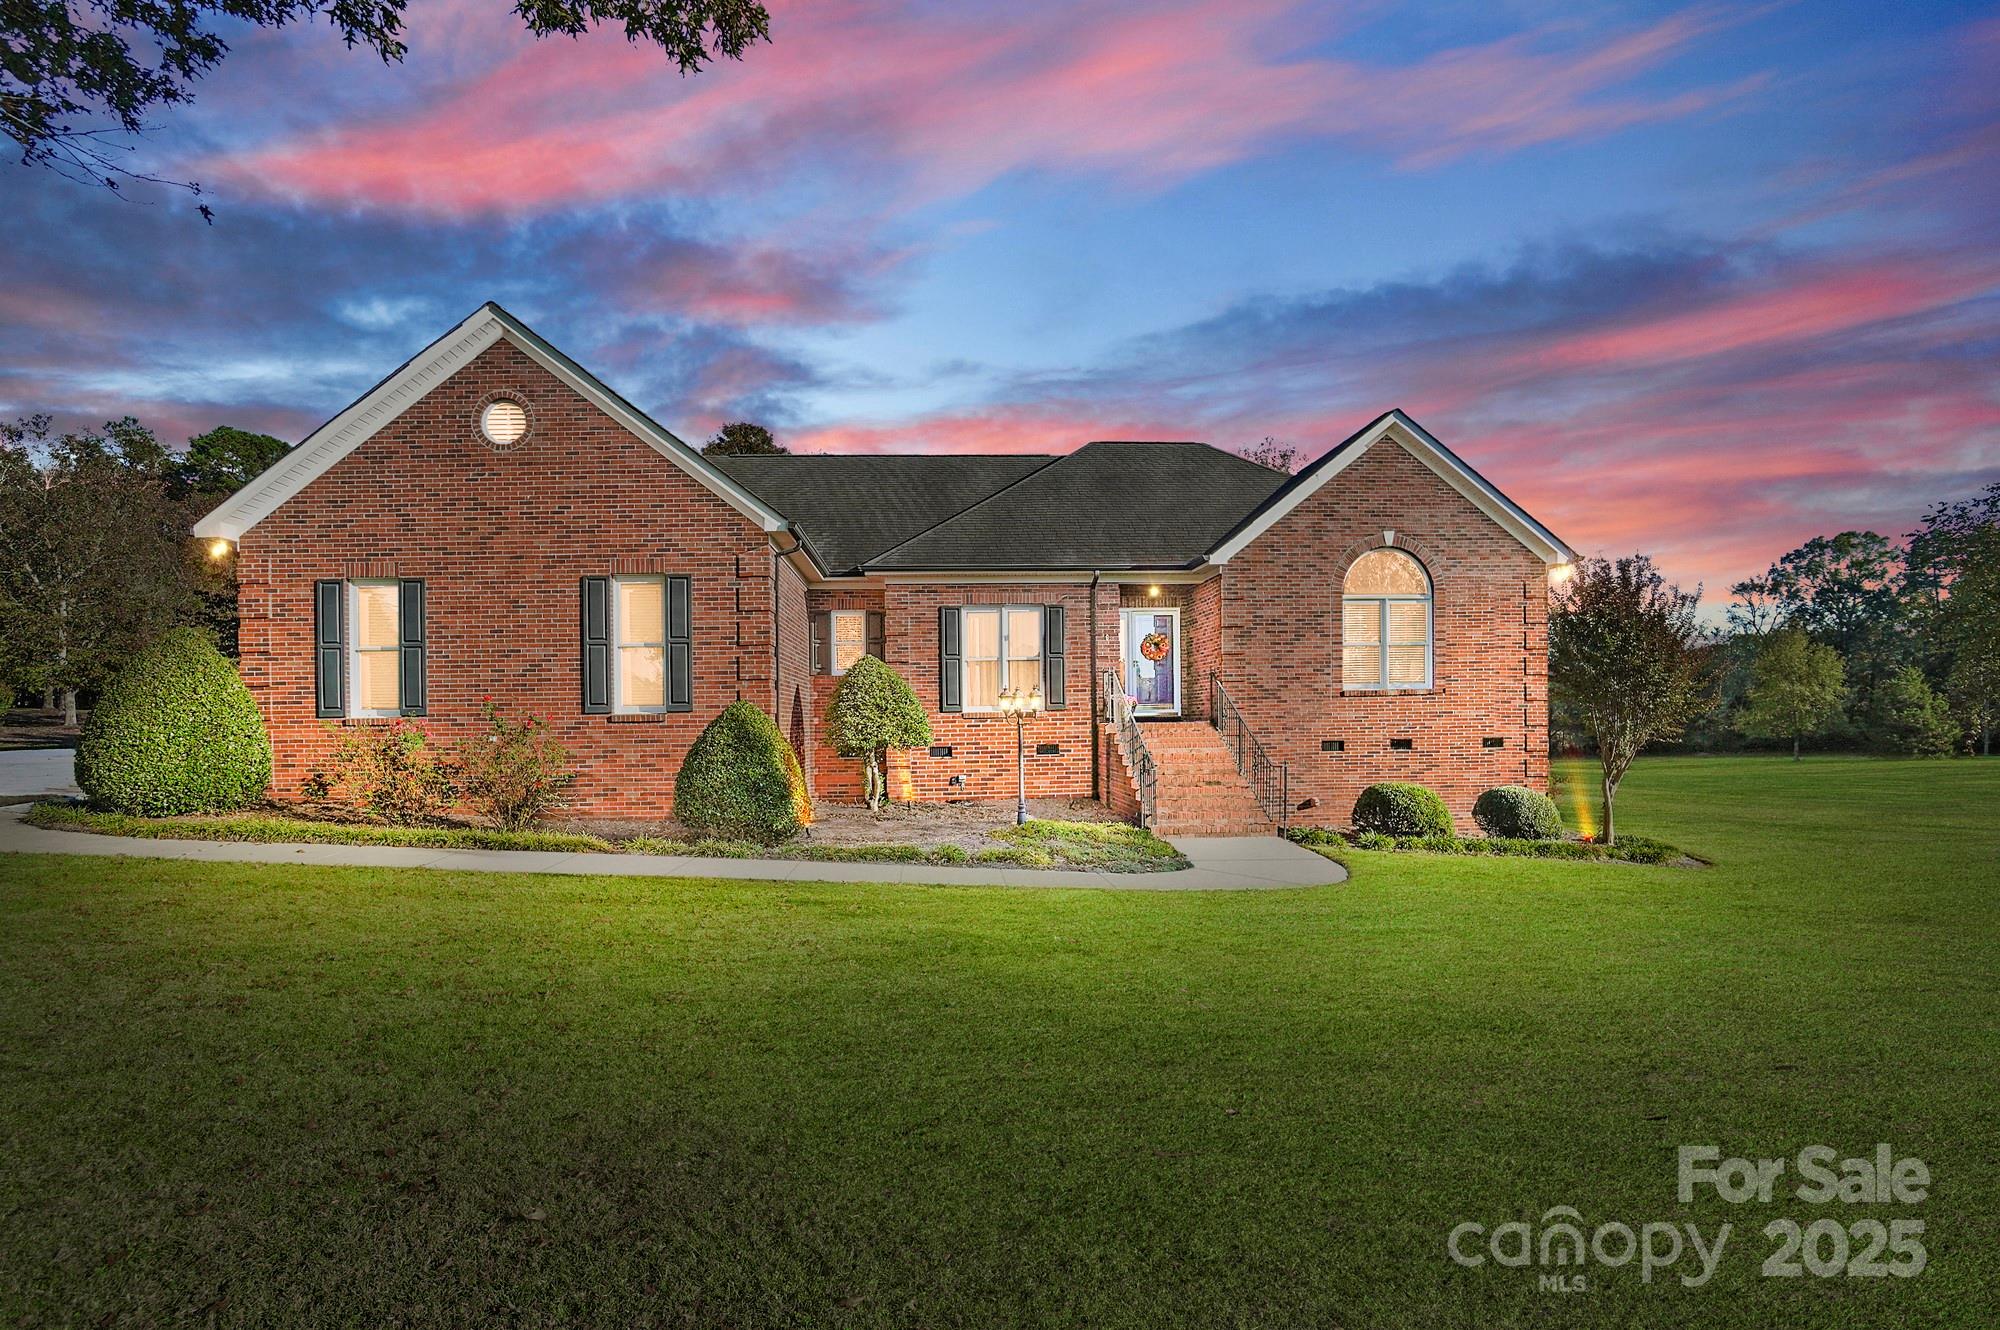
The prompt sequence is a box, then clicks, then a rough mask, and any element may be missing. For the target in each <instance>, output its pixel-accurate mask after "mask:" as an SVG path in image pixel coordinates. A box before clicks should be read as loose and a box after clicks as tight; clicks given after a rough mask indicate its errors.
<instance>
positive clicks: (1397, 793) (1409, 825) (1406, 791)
mask: <svg viewBox="0 0 2000 1330" xmlns="http://www.w3.org/2000/svg"><path fill="white" fill-rule="evenodd" d="M1354 829H1355V830H1356V831H1379V832H1381V833H1382V834H1383V835H1385V836H1449V835H1451V834H1452V828H1451V810H1450V809H1448V808H1446V807H1445V806H1444V800H1442V799H1440V798H1438V796H1437V794H1436V793H1435V792H1434V791H1431V790H1427V789H1425V788H1424V787H1423V786H1421V785H1406V784H1403V783H1402V782H1400V781H1384V782H1382V783H1381V784H1379V785H1370V786H1369V787H1368V788H1367V789H1365V790H1363V791H1362V792H1361V797H1360V798H1359V799H1356V800H1355V801H1354Z"/></svg>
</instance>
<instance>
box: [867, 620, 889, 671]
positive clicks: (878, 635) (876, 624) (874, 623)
mask: <svg viewBox="0 0 2000 1330" xmlns="http://www.w3.org/2000/svg"><path fill="white" fill-rule="evenodd" d="M867 624H868V645H867V646H866V647H865V648H863V650H865V651H867V653H868V654H869V655H871V656H873V657H875V659H877V660H887V659H888V657H887V656H886V655H884V654H882V653H883V647H884V641H885V634H884V632H883V621H882V611H880V610H870V611H868V620H867Z"/></svg>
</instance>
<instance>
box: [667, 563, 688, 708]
mask: <svg viewBox="0 0 2000 1330" xmlns="http://www.w3.org/2000/svg"><path fill="white" fill-rule="evenodd" d="M691 593H692V586H691V584H690V583H689V581H688V579H687V578H685V577H669V578H668V579H667V710H669V711H692V710H694V604H693V601H692V599H691Z"/></svg>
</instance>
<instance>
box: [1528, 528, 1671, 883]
mask: <svg viewBox="0 0 2000 1330" xmlns="http://www.w3.org/2000/svg"><path fill="white" fill-rule="evenodd" d="M1700 599H1701V592H1700V591H1699V589H1697V590H1696V591H1695V592H1694V594H1692V595H1689V594H1686V593H1683V592H1682V591H1681V589H1680V588H1679V587H1677V586H1671V585H1669V584H1668V582H1667V580H1666V579H1665V578H1663V577H1661V576H1660V574H1659V573H1658V572H1657V571H1656V570H1655V569H1654V568H1653V561H1652V560H1651V559H1649V558H1647V557H1646V556H1645V555H1643V554H1635V555H1632V556H1631V557H1629V558H1623V559H1619V560H1617V561H1615V562H1614V561H1612V560H1609V559H1583V560H1580V561H1579V562H1578V563H1577V565H1576V569H1575V572H1574V573H1573V574H1572V576H1571V577H1570V579H1569V581H1568V582H1567V583H1566V584H1565V585H1564V586H1563V587H1562V589H1561V591H1560V592H1558V593H1557V595H1556V597H1555V603H1554V605H1553V606H1552V607H1551V609H1550V613H1549V690H1550V692H1551V693H1552V694H1553V695H1554V697H1555V700H1556V701H1557V702H1558V703H1559V704H1560V705H1562V706H1563V707H1564V708H1566V709H1567V710H1568V712H1569V713H1570V714H1571V715H1574V716H1575V717H1576V718H1577V719H1578V721H1579V722H1580V723H1581V725H1582V727H1583V728H1584V729H1585V730H1586V731H1587V732H1589V734H1590V735H1591V737H1592V738H1594V739H1595V740H1596V742H1597V760H1598V763H1599V765H1600V767H1601V768H1602V775H1603V779H1602V789H1603V794H1604V829H1603V836H1602V840H1603V843H1604V844H1606V845H1612V844H1615V843H1616V837H1617V820H1616V810H1615V805H1616V802H1617V799H1618V782H1619V781H1621V780H1623V779H1624V778H1625V773H1626V772H1627V771H1628V770H1630V769H1631V766H1632V761H1633V759H1634V758H1636V757H1638V756H1639V750H1640V749H1642V748H1644V747H1645V746H1646V745H1647V744H1648V743H1652V742H1654V741H1655V740H1662V739H1672V738H1675V737H1676V736H1678V735H1679V734H1680V733H1681V731H1682V730H1683V729H1685V728H1686V727H1687V723H1688V721H1689V720H1691V719H1692V718H1693V717H1694V716H1696V715H1697V714H1699V713H1700V711H1701V709H1702V707H1703V706H1705V705H1706V704H1707V690H1706V688H1705V687H1704V686H1703V682H1702V677H1701V659H1702V655H1701V647H1702V645H1703V642H1702V631H1701V627H1700V625H1699V624H1698V623H1696V621H1695V616H1694V609H1695V605H1696V603H1697V602H1699V601H1700Z"/></svg>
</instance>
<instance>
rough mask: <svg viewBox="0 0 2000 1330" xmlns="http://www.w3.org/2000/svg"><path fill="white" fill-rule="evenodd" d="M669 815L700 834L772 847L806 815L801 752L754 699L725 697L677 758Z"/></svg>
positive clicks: (809, 808)
mask: <svg viewBox="0 0 2000 1330" xmlns="http://www.w3.org/2000/svg"><path fill="white" fill-rule="evenodd" d="M674 816H675V817H676V818H677V819H679V821H680V823H681V825H682V826H684V827H686V828H688V829H689V830H690V831H696V832H700V833H701V834H703V835H706V836H722V837H726V838H733V839H739V840H754V841H757V842H759V843H761V844H765V845H776V844H777V843H778V842H779V841H782V840H785V839H788V838H789V837H791V836H794V835H796V834H797V833H798V830H799V828H800V827H802V826H804V825H805V824H807V823H808V822H811V821H812V800H811V799H810V798H809V797H808V796H807V794H806V778H805V772H804V771H802V770H801V769H800V767H799V755H798V754H797V753H795V752H793V751H792V746H791V744H789V743H787V742H786V741H785V736H784V735H783V734H781V733H780V732H779V730H778V727H777V725H776V724H774V723H773V722H772V720H771V718H770V717H769V716H767V715H765V714H764V713H763V712H761V711H759V710H758V709H757V708H756V706H755V705H753V704H752V703H749V702H745V701H743V700H741V699H738V700H737V701H734V702H731V703H730V704H729V705H728V706H726V707H724V708H723V709H722V714H721V715H719V716H717V717H716V718H715V719H714V720H712V721H710V722H709V723H708V728H707V729H705V730H703V731H702V732H701V737H700V738H698V739H696V740H695V741H694V746H693V747H691V748H689V749H688V753H687V756H686V757H685V758H683V759H682V761H681V770H680V774H679V775H678V776H676V777H675V778H674Z"/></svg>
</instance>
